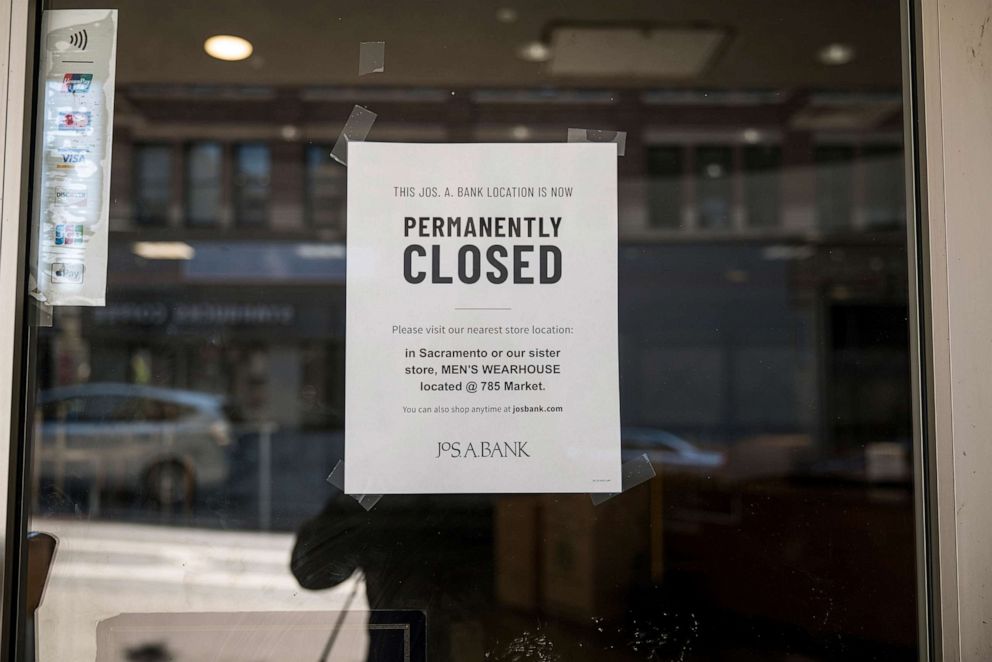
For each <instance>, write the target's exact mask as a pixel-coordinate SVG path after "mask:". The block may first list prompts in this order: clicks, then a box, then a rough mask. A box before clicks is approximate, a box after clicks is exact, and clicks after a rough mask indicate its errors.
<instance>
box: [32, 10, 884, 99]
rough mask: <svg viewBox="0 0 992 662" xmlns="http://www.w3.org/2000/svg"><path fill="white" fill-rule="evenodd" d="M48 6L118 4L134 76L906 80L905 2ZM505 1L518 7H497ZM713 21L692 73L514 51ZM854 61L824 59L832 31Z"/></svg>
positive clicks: (153, 79)
mask: <svg viewBox="0 0 992 662" xmlns="http://www.w3.org/2000/svg"><path fill="white" fill-rule="evenodd" d="M49 6H50V8H53V9H71V8H93V7H96V8H112V7H116V8H117V9H118V10H119V11H120V21H119V23H120V28H119V29H120V33H119V41H118V45H119V48H118V57H117V80H118V83H119V84H123V85H127V84H134V83H196V84H238V85H321V86H323V85H348V86H355V85H372V86H377V87H378V86H432V87H452V88H455V87H488V86H493V87H542V86H553V87H598V88H603V87H613V88H615V87H637V88H665V87H690V88H704V89H706V88H708V89H793V88H803V89H817V90H860V91H867V90H885V91H895V90H898V89H899V84H900V75H901V65H900V57H901V54H900V43H899V35H900V27H899V22H900V18H899V2H898V1H897V0H871V1H867V2H866V1H865V0H832V1H831V2H823V1H822V0H779V1H778V2H772V1H770V0H645V1H642V2H634V1H632V0H612V1H611V2H604V1H603V0H579V1H577V2H555V1H552V0H527V1H526V2H522V1H520V0H518V1H517V2H509V1H507V2H499V3H483V2H475V1H473V0H431V1H425V2H420V3H416V4H414V3H373V2H368V1H365V2H355V1H350V2H335V1H333V0H295V1H293V0H291V1H286V0H282V1H277V0H169V1H168V2H148V1H147V0H123V1H121V2H117V3H109V2H102V1H99V2H92V1H90V2H83V1H76V0H57V1H55V2H51V3H50V5H49ZM500 8H512V9H513V10H515V11H516V14H517V18H516V20H515V21H513V22H510V23H505V22H501V21H500V20H498V19H497V12H498V10H499V9H500ZM573 24H575V25H585V26H588V25H593V26H603V27H609V26H617V25H621V26H622V25H627V26H631V25H638V26H642V25H643V26H645V27H648V26H652V25H656V26H675V27H680V26H682V27H685V26H691V25H703V26H711V27H717V28H720V29H722V30H724V31H725V32H726V34H727V38H726V40H725V43H724V44H723V45H722V47H721V48H720V49H719V51H718V52H717V53H716V54H715V56H714V57H713V58H712V60H711V61H710V62H709V64H708V65H707V66H706V67H705V68H704V70H703V71H702V72H701V73H700V74H699V75H697V76H694V77H691V78H687V79H680V80H672V79H665V78H664V77H660V76H655V77H652V76H640V77H617V76H591V77H589V76H587V77H581V76H560V75H557V76H556V75H553V74H552V73H551V67H550V66H549V64H548V63H533V62H526V61H524V60H522V59H520V58H519V57H518V55H517V50H518V48H519V47H520V46H521V45H522V44H525V43H528V42H532V41H535V40H540V39H544V40H546V41H548V40H549V39H550V37H549V35H550V34H551V31H552V29H553V27H554V26H556V25H573ZM213 34H237V35H240V36H244V37H246V38H247V39H249V40H250V41H251V42H252V43H253V44H254V46H255V54H254V55H253V56H252V57H251V58H250V59H249V60H247V61H243V62H234V63H231V62H220V61H217V60H214V59H212V58H210V57H209V56H207V55H206V54H205V53H204V52H203V47H202V45H203V41H204V40H205V39H206V38H207V37H208V36H210V35H213ZM361 41H385V42H386V67H385V72H384V73H381V74H374V75H370V76H364V77H361V78H359V77H358V76H357V67H358V48H359V47H358V44H359V42H361ZM835 42H843V43H846V44H850V45H852V46H853V47H854V48H855V51H856V57H855V59H854V61H853V62H851V63H849V64H846V65H841V66H828V65H824V64H821V63H820V62H819V61H818V60H817V57H816V54H817V51H818V50H819V49H820V48H821V47H823V46H825V45H827V44H830V43H835ZM601 57H602V58H609V57H610V53H609V49H608V48H606V49H604V51H603V52H602V53H601Z"/></svg>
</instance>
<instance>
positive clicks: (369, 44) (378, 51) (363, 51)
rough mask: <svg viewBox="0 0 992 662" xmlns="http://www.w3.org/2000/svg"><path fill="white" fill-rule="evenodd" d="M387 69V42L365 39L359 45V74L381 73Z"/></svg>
mask: <svg viewBox="0 0 992 662" xmlns="http://www.w3.org/2000/svg"><path fill="white" fill-rule="evenodd" d="M385 70H386V42H384V41H363V42H361V43H360V44H359V45H358V75H359V76H365V75H367V74H381V73H382V72H384V71H385Z"/></svg>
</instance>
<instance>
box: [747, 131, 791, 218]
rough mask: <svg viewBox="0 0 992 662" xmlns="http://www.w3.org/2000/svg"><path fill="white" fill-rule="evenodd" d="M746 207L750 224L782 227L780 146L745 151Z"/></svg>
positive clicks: (762, 146)
mask: <svg viewBox="0 0 992 662" xmlns="http://www.w3.org/2000/svg"><path fill="white" fill-rule="evenodd" d="M743 177H744V205H745V213H746V215H747V224H748V226H749V227H754V228H768V227H771V228H774V227H777V226H779V225H780V224H781V184H780V182H781V177H782V149H781V148H780V147H778V146H777V145H749V146H747V147H745V148H744V172H743Z"/></svg>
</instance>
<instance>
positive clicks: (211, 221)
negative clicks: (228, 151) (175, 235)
mask: <svg viewBox="0 0 992 662" xmlns="http://www.w3.org/2000/svg"><path fill="white" fill-rule="evenodd" d="M223 158H224V150H223V147H222V146H221V145H219V144H217V143H195V144H192V145H190V146H189V147H188V148H187V149H186V221H187V223H189V224H190V225H216V224H218V223H219V222H220V217H221V205H222V203H223V181H222V173H221V167H222V162H223Z"/></svg>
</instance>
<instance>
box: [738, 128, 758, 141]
mask: <svg viewBox="0 0 992 662" xmlns="http://www.w3.org/2000/svg"><path fill="white" fill-rule="evenodd" d="M741 138H743V139H744V142H746V143H747V144H748V145H754V144H755V143H758V142H761V132H760V131H758V130H757V129H755V128H753V127H752V128H747V129H744V130H743V131H742V132H741Z"/></svg>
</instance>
